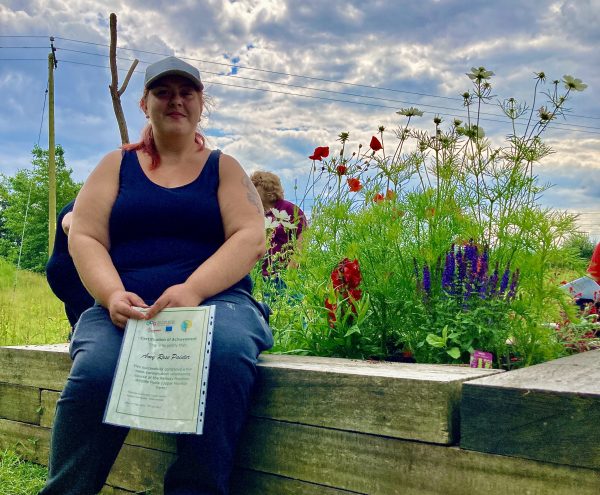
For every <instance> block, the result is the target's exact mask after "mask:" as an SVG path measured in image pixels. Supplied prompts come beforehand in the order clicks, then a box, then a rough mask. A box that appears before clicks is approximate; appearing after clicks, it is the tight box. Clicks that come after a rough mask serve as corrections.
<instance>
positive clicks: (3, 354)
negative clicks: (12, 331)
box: [0, 344, 71, 391]
mask: <svg viewBox="0 0 600 495" xmlns="http://www.w3.org/2000/svg"><path fill="white" fill-rule="evenodd" d="M67 350H68V345H67V344H53V345H45V346H17V347H0V382H4V383H12V384H16V385H25V386H28V387H37V388H43V389H49V390H59V391H60V390H62V389H63V387H64V385H65V382H66V380H67V376H68V375H69V370H70V369H71V359H70V358H69V354H68V352H67Z"/></svg>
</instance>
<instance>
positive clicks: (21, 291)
mask: <svg viewBox="0 0 600 495" xmlns="http://www.w3.org/2000/svg"><path fill="white" fill-rule="evenodd" d="M15 281H16V283H15ZM69 330H70V326H69V321H68V320H67V317H66V315H65V311H64V306H63V304H62V302H61V301H59V300H58V299H57V298H56V296H55V295H54V294H53V293H52V291H51V290H50V288H49V287H48V283H47V282H46V279H45V277H44V276H43V275H40V274H38V273H32V272H28V271H26V270H17V269H16V268H15V267H14V265H12V264H11V263H9V262H8V261H6V260H5V259H3V258H0V345H25V344H55V343H59V342H66V341H67V337H68V335H69Z"/></svg>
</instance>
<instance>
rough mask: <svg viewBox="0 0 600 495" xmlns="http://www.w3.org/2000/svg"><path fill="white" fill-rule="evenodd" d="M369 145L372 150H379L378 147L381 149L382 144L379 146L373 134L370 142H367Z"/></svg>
mask: <svg viewBox="0 0 600 495" xmlns="http://www.w3.org/2000/svg"><path fill="white" fill-rule="evenodd" d="M369 146H370V147H371V149H372V150H373V151H379V150H380V149H383V146H381V143H380V142H379V139H377V138H376V137H375V136H373V137H372V138H371V144H369Z"/></svg>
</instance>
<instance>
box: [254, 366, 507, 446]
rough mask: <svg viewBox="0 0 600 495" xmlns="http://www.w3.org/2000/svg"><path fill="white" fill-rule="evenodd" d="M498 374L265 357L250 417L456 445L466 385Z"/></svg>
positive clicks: (453, 367) (448, 367)
mask: <svg viewBox="0 0 600 495" xmlns="http://www.w3.org/2000/svg"><path fill="white" fill-rule="evenodd" d="M494 373H498V371H497V370H481V369H473V368H465V367H458V366H441V365H420V364H402V363H384V362H368V361H356V360H349V359H335V358H318V357H306V356H304V357H303V356H275V355H265V356H263V358H262V359H261V363H260V366H259V378H258V384H257V391H256V394H255V397H254V402H253V406H252V410H251V414H252V415H253V416H256V417H263V418H272V419H278V420H284V421H290V422H294V423H302V424H307V425H315V426H324V427H328V428H337V429H343V430H349V431H357V432H363V433H375V434H380V435H387V436H391V437H395V438H407V439H412V440H420V441H424V442H433V443H440V444H453V443H456V442H457V441H458V437H459V418H460V413H459V407H460V394H461V386H462V383H463V382H464V381H466V380H469V379H475V378H479V377H481V376H490V375H492V374H494Z"/></svg>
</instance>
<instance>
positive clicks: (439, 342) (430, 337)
mask: <svg viewBox="0 0 600 495" xmlns="http://www.w3.org/2000/svg"><path fill="white" fill-rule="evenodd" d="M425 340H426V341H427V343H428V344H429V345H430V346H431V347H437V348H441V347H444V346H445V345H446V340H445V339H443V338H442V337H438V336H437V335H435V334H433V333H430V334H427V337H426V338H425Z"/></svg>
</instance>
